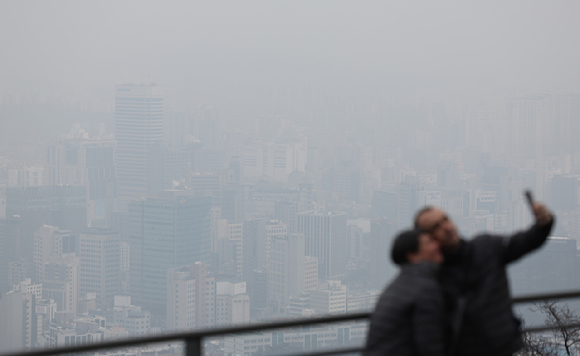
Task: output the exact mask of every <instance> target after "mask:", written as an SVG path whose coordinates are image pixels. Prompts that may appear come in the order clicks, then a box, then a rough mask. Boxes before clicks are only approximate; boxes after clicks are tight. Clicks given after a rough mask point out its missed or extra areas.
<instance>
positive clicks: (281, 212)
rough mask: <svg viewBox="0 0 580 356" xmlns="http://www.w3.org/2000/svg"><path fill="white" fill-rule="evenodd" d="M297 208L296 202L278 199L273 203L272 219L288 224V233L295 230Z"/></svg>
mask: <svg viewBox="0 0 580 356" xmlns="http://www.w3.org/2000/svg"><path fill="white" fill-rule="evenodd" d="M297 210H298V207H297V204H296V202H291V201H282V200H278V201H276V202H275V203H274V219H276V220H280V221H281V222H283V223H285V224H286V225H287V226H288V233H293V232H296V225H297V220H298V212H297Z"/></svg>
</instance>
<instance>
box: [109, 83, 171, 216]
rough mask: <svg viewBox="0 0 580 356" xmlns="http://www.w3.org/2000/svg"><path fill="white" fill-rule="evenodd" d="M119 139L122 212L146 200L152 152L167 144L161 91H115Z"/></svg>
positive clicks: (138, 87)
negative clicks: (131, 203)
mask: <svg viewBox="0 0 580 356" xmlns="http://www.w3.org/2000/svg"><path fill="white" fill-rule="evenodd" d="M115 138H116V140H117V179H118V180H117V181H118V197H119V201H118V202H119V208H121V209H126V208H127V207H128V204H129V201H131V200H133V199H136V198H139V197H141V196H143V195H144V194H145V192H146V190H147V185H148V182H149V178H150V175H151V172H150V169H149V168H150V167H149V159H148V149H149V147H150V146H151V145H152V144H153V143H155V142H159V141H162V140H163V97H162V90H161V88H160V87H158V86H155V85H154V84H151V85H134V84H123V85H117V86H116V87H115Z"/></svg>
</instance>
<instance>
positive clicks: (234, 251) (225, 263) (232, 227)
mask: <svg viewBox="0 0 580 356" xmlns="http://www.w3.org/2000/svg"><path fill="white" fill-rule="evenodd" d="M242 236H243V224H242V223H231V222H229V221H228V220H226V219H218V220H217V221H216V234H215V240H214V243H213V246H214V253H217V254H218V256H219V260H220V269H223V271H224V272H225V273H226V274H232V275H236V276H238V277H241V276H242V258H243V251H242ZM226 267H229V268H226Z"/></svg>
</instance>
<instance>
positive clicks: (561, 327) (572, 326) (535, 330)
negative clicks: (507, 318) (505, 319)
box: [523, 324, 580, 333]
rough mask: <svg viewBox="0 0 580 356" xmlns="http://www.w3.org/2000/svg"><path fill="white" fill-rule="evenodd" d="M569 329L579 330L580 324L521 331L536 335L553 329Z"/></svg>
mask: <svg viewBox="0 0 580 356" xmlns="http://www.w3.org/2000/svg"><path fill="white" fill-rule="evenodd" d="M570 328H580V324H566V325H562V326H560V325H552V326H549V325H542V326H534V327H530V328H525V329H524V330H523V331H524V332H528V333H537V332H542V331H548V330H553V329H570Z"/></svg>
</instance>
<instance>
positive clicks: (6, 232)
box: [0, 216, 29, 293]
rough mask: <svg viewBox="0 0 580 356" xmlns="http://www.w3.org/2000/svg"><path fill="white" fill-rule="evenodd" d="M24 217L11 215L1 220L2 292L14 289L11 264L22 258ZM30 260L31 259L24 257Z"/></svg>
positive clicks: (0, 266) (0, 275)
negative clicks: (10, 270)
mask: <svg viewBox="0 0 580 356" xmlns="http://www.w3.org/2000/svg"><path fill="white" fill-rule="evenodd" d="M21 226H22V219H21V218H20V216H10V217H8V218H7V219H2V220H0V293H7V292H9V291H10V290H12V281H11V280H10V278H9V275H10V273H9V269H10V264H11V263H13V262H17V261H19V260H20V259H21V256H22V253H21V252H20V251H21V248H20V246H21V238H22V231H21ZM24 261H26V262H28V261H29V260H27V259H24Z"/></svg>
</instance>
